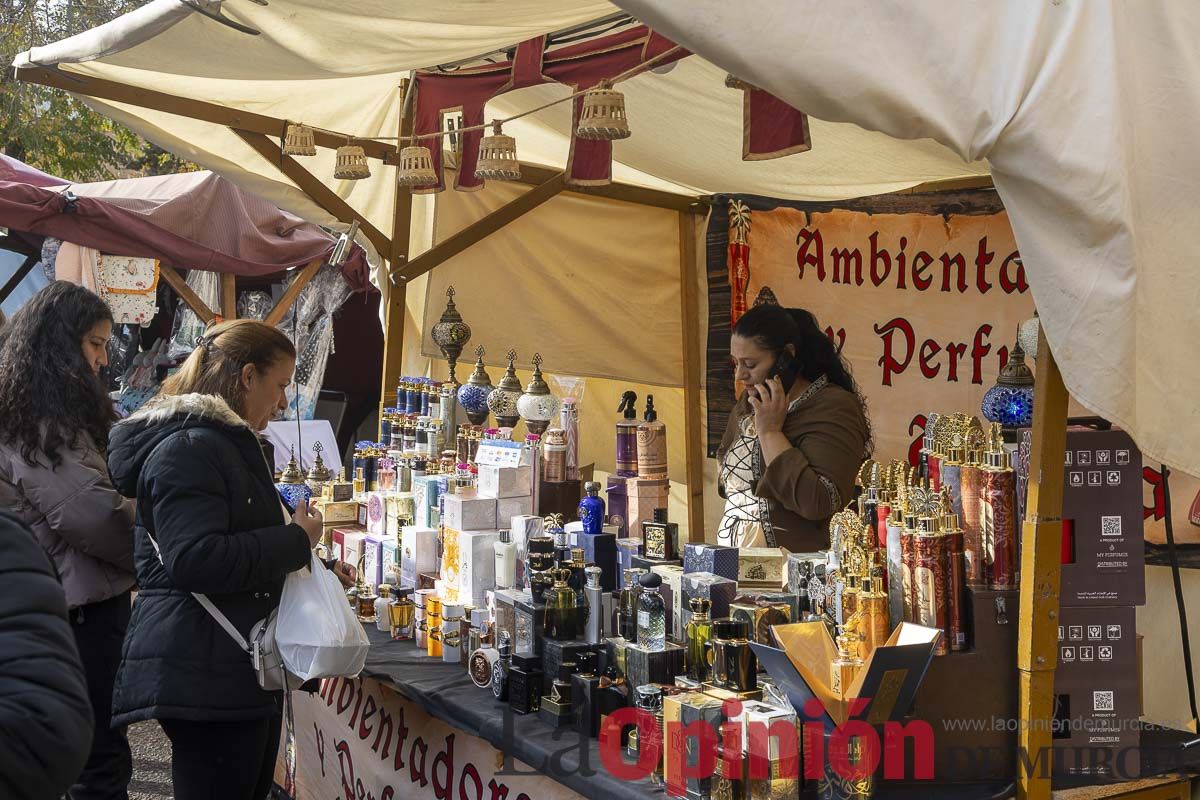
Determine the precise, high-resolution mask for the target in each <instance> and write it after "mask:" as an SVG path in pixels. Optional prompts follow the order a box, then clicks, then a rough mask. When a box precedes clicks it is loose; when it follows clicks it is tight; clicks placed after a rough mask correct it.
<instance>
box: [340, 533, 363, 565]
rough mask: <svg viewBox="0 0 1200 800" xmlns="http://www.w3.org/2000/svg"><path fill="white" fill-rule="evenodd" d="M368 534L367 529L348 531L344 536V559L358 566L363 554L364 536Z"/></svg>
mask: <svg viewBox="0 0 1200 800" xmlns="http://www.w3.org/2000/svg"><path fill="white" fill-rule="evenodd" d="M366 535H367V533H366V531H354V532H350V531H347V532H346V535H345V536H344V537H343V538H342V561H345V562H346V563H347V564H349V565H350V566H352V567H357V566H358V559H359V558H361V557H362V554H363V546H362V542H363V538H365V537H366Z"/></svg>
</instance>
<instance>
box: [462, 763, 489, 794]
mask: <svg viewBox="0 0 1200 800" xmlns="http://www.w3.org/2000/svg"><path fill="white" fill-rule="evenodd" d="M467 778H470V779H471V780H472V781H474V782H475V794H473V795H468V794H467ZM458 800H483V781H482V780H481V779H480V777H479V770H477V769H475V765H474V764H467V765H466V766H465V767H463V771H462V777H460V778H459V779H458Z"/></svg>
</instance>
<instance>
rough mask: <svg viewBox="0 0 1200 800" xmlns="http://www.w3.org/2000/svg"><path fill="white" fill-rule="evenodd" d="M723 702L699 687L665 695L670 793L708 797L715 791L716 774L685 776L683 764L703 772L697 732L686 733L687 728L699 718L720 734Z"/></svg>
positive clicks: (665, 760) (665, 766)
mask: <svg viewBox="0 0 1200 800" xmlns="http://www.w3.org/2000/svg"><path fill="white" fill-rule="evenodd" d="M722 705H723V704H722V702H721V701H720V700H717V699H716V698H714V697H709V696H708V695H706V694H704V693H702V692H699V691H687V692H684V693H682V694H677V695H672V696H669V697H664V698H663V726H664V728H665V734H666V741H665V742H664V743H663V746H664V748H665V753H664V757H663V779H664V781H665V782H666V784H667V794H668V795H670V796H672V797H695V798H708V797H709V796H710V793H711V791H712V776H711V775H705V776H704V777H688V778H685V777H684V776H683V767H684V766H685V765H686V766H688V767H691V772H693V773H695V772H699V771H700V770H698V769H697V768H698V766H699V765H700V761H701V759H700V746H701V745H700V742H699V740H698V739H697V737H695V736H685V735H684V733H683V732H684V731H685V730H686V729H687V728H688V726H689V725H691V724H692V723H695V722H699V723H701V724H704V725H707V726H709V727H711V728H712V730H713V733H714V734H716V735H717V736H718V738H719V736H720V733H719V731H720V728H721V723H722V722H724V716H723V714H722Z"/></svg>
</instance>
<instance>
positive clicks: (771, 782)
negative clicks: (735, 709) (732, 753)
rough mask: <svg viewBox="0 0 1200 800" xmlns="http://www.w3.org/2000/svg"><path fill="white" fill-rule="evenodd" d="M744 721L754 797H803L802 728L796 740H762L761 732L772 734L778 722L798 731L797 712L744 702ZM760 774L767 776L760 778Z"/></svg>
mask: <svg viewBox="0 0 1200 800" xmlns="http://www.w3.org/2000/svg"><path fill="white" fill-rule="evenodd" d="M740 720H741V723H742V752H744V753H746V754H747V759H746V761H747V769H746V772H747V777H748V781H747V783H748V789H749V794H750V798H751V800H760V798H761V800H775V798H785V797H786V798H797V797H799V796H800V784H801V780H800V774H801V771H800V750H799V730H797V741H796V742H795V743H792V742H784V741H782V740H781V739H780V737H779V736H770V735H766V736H765V737H763V739H761V740H760V739H759V736H760V735H761V734H760V733H759V732H763V733H768V734H769V732H770V731H771V726H772V725H775V724H777V723H778V724H781V725H783V726H786V727H787V728H789V729H793V730H795V729H796V712H795V711H794V710H793V709H783V708H776V707H775V706H771V705H767V704H766V703H759V702H754V701H751V702H748V703H745V704H743V706H742V713H741V716H740ZM764 762H765V763H764ZM760 775H765V776H766V777H758V776H760Z"/></svg>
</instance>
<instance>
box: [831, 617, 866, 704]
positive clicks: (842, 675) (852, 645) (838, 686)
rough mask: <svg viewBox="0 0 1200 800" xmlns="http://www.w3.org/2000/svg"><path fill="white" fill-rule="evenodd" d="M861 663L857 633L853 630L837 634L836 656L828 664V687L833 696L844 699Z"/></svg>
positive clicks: (860, 667)
mask: <svg viewBox="0 0 1200 800" xmlns="http://www.w3.org/2000/svg"><path fill="white" fill-rule="evenodd" d="M862 665H863V662H862V659H861V658H859V657H858V634H857V633H856V632H853V631H851V632H846V631H843V632H842V633H840V634H838V637H837V658H835V659H834V660H833V663H832V664H831V665H830V681H829V688H830V690H832V691H833V693H834V695H835V696H837V697H838V698H840V699H842V700H844V699H846V692H848V691H850V687H851V685H852V684H853V683H854V678H855V676H856V675H858V671H859V670H860V669H862Z"/></svg>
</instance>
